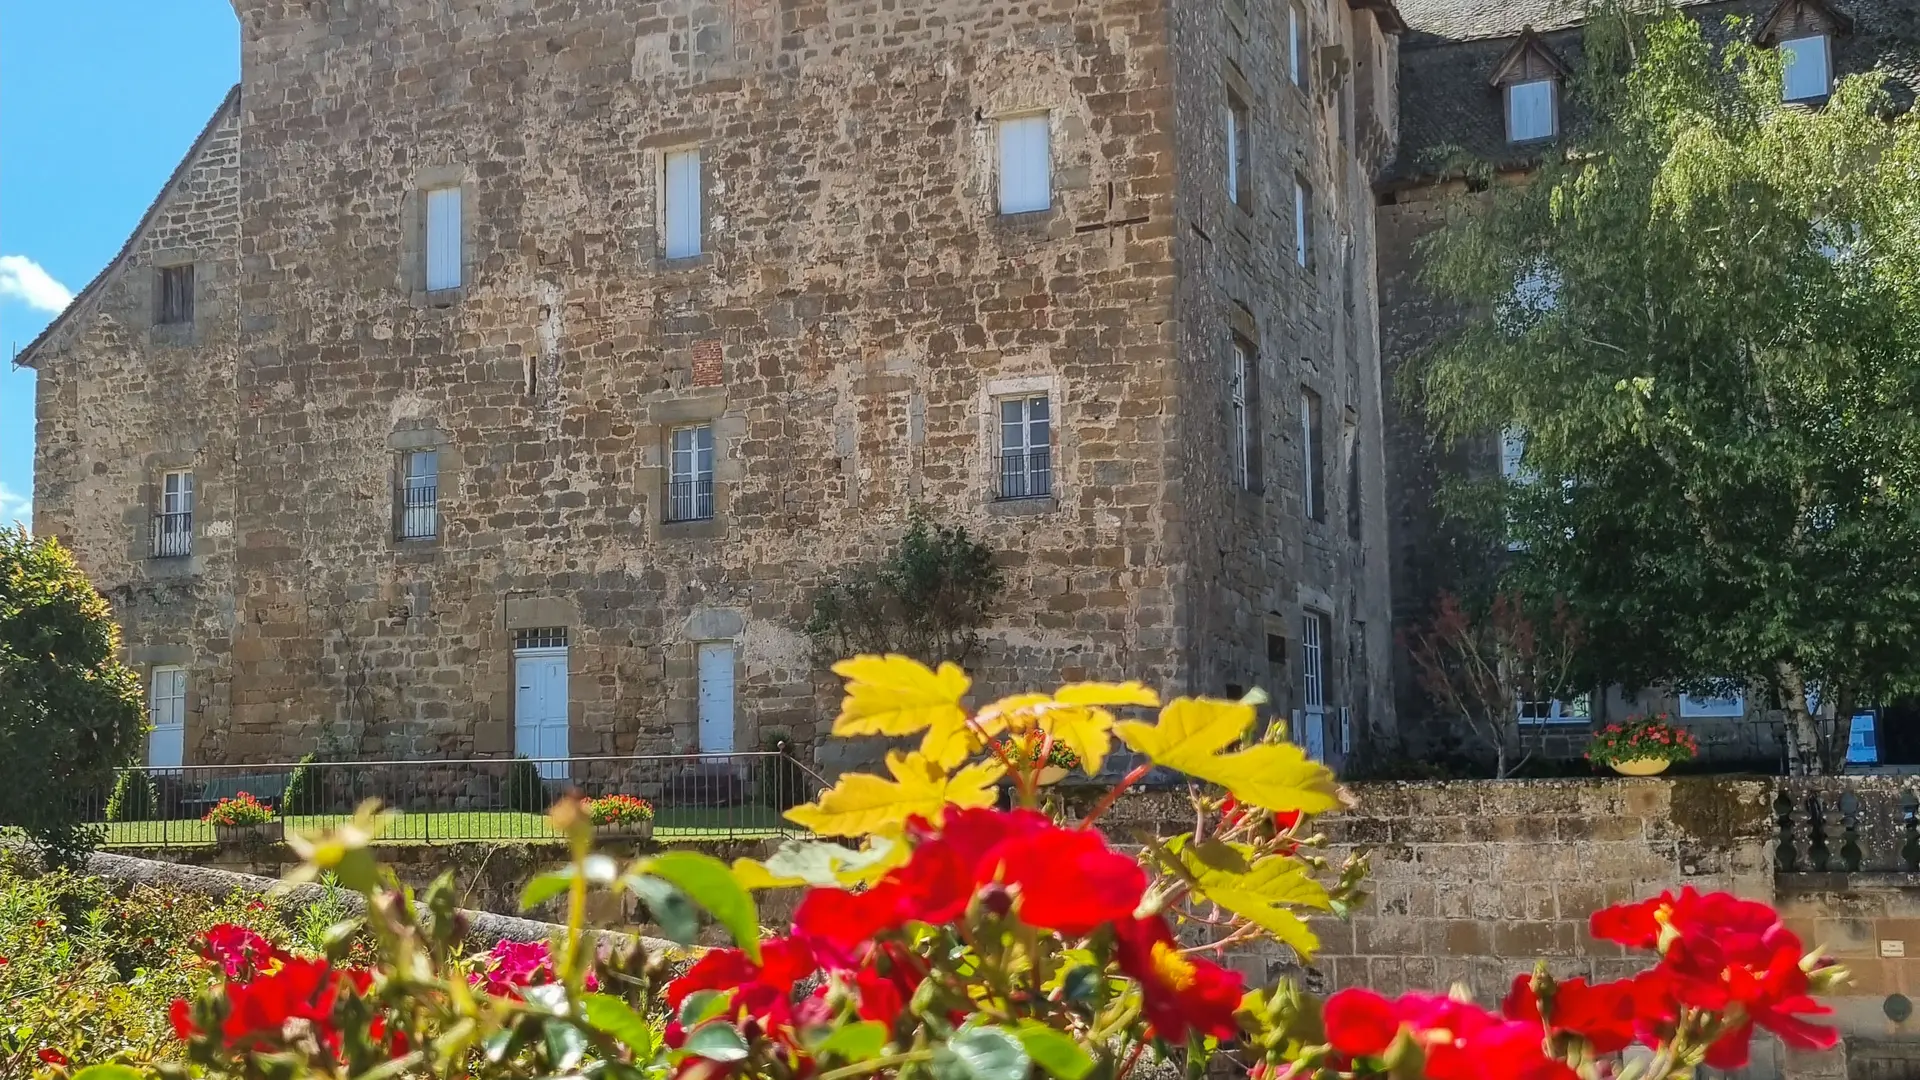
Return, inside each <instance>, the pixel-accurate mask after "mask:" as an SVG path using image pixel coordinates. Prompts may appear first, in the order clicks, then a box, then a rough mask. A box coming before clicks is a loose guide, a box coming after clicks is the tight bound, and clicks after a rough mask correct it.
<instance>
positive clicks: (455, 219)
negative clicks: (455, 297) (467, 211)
mask: <svg viewBox="0 0 1920 1080" xmlns="http://www.w3.org/2000/svg"><path fill="white" fill-rule="evenodd" d="M460 285H461V281H460V189H459V188H457V187H446V188H434V189H433V190H431V191H429V192H427V291H429V292H434V291H438V290H440V289H457V288H459V287H460Z"/></svg>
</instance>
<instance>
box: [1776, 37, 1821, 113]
mask: <svg viewBox="0 0 1920 1080" xmlns="http://www.w3.org/2000/svg"><path fill="white" fill-rule="evenodd" d="M1831 40H1832V39H1831V38H1829V37H1827V35H1825V34H1812V35H1809V36H1807V37H1797V38H1786V39H1784V40H1782V41H1781V42H1780V59H1781V60H1782V61H1784V62H1785V64H1786V69H1787V72H1786V78H1785V80H1784V81H1783V83H1782V85H1781V87H1780V100H1782V101H1824V100H1826V97H1827V95H1828V94H1830V93H1832V92H1833V65H1832V64H1831V63H1830V57H1831V51H1830V50H1829V48H1828V43H1829V42H1830V41H1831Z"/></svg>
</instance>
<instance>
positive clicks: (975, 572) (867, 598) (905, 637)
mask: <svg viewBox="0 0 1920 1080" xmlns="http://www.w3.org/2000/svg"><path fill="white" fill-rule="evenodd" d="M1005 588H1006V579H1005V576H1004V575H1003V574H1001V572H1000V567H999V566H998V565H996V564H995V563H994V559H993V549H992V548H990V547H988V546H987V545H985V544H983V543H981V542H979V541H977V540H975V539H974V538H973V537H971V536H969V535H968V534H967V530H966V529H965V528H962V527H958V526H947V525H935V524H932V523H930V522H928V521H927V519H926V517H925V516H924V515H923V514H921V513H920V512H919V511H915V512H914V513H913V515H912V516H911V517H910V518H909V520H908V523H907V531H906V534H905V535H904V536H902V537H901V538H900V545H899V547H897V548H895V549H894V551H893V552H892V554H890V555H889V556H888V557H887V558H886V560H885V561H883V562H881V563H879V564H877V565H872V566H861V567H857V568H854V569H852V570H850V571H848V572H846V573H845V574H843V575H842V576H841V579H840V580H839V581H837V582H834V583H832V584H830V585H827V586H826V587H825V588H823V589H821V590H820V593H819V594H818V595H817V596H815V597H814V601H813V615H812V617H811V618H809V619H808V621H807V636H808V637H809V638H811V639H812V640H813V643H814V648H815V650H816V652H818V654H819V655H820V656H821V657H822V658H823V660H826V661H829V662H830V661H832V660H834V659H838V658H839V657H842V656H852V655H856V654H860V653H870V654H875V655H884V654H888V653H898V654H901V655H904V656H911V657H913V658H915V659H917V660H921V661H924V662H925V663H927V664H939V663H941V662H943V661H952V662H954V663H956V664H965V663H966V662H967V658H968V657H970V656H971V655H972V654H973V650H974V649H975V648H976V647H978V646H979V644H980V631H981V629H982V628H984V627H985V626H986V625H987V622H988V620H989V618H990V612H991V611H992V609H993V604H994V601H995V600H997V599H999V597H1000V593H1001V591H1002V590H1004V589H1005Z"/></svg>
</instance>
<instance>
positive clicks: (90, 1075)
mask: <svg viewBox="0 0 1920 1080" xmlns="http://www.w3.org/2000/svg"><path fill="white" fill-rule="evenodd" d="M73 1080H146V1077H145V1076H143V1075H141V1073H140V1071H139V1070H138V1069H131V1068H128V1067H127V1066H125V1065H89V1066H87V1067H86V1068H84V1069H81V1070H80V1071H79V1072H77V1073H74V1074H73Z"/></svg>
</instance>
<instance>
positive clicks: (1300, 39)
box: [1287, 0, 1307, 90]
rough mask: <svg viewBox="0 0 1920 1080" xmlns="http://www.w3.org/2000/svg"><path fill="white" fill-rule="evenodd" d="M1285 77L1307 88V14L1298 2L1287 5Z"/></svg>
mask: <svg viewBox="0 0 1920 1080" xmlns="http://www.w3.org/2000/svg"><path fill="white" fill-rule="evenodd" d="M1287 76H1288V78H1290V79H1292V80H1293V85H1295V86H1298V87H1300V88H1301V89H1302V90H1304V89H1306V87H1307V13H1306V10H1305V9H1303V8H1302V7H1301V6H1300V4H1299V3H1298V0H1295V2H1293V3H1289V4H1288V5H1287Z"/></svg>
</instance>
